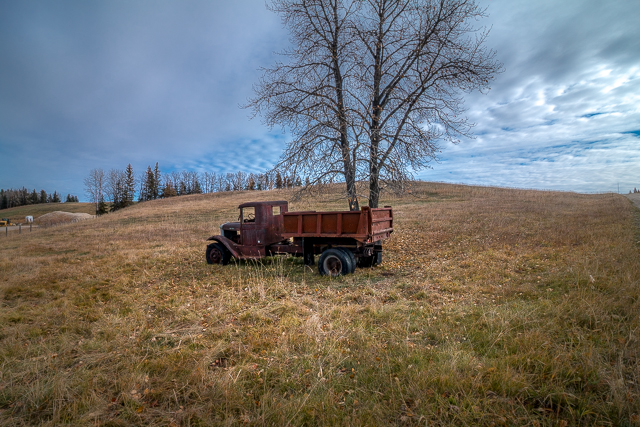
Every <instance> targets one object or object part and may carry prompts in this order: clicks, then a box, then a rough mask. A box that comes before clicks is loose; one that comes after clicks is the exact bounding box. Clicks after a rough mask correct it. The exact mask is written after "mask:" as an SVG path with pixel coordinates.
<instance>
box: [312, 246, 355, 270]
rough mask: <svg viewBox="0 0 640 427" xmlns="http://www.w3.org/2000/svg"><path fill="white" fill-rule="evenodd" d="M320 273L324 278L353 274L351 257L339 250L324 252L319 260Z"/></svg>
mask: <svg viewBox="0 0 640 427" xmlns="http://www.w3.org/2000/svg"><path fill="white" fill-rule="evenodd" d="M318 272H319V273H320V274H321V275H322V276H332V277H335V276H340V275H344V274H349V273H350V272H351V260H350V259H349V256H348V255H347V254H346V253H345V252H344V251H342V250H341V249H338V248H332V249H327V250H326V251H324V252H322V255H320V259H319V260H318Z"/></svg>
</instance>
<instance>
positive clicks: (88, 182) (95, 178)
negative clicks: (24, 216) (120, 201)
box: [34, 169, 106, 215]
mask: <svg viewBox="0 0 640 427" xmlns="http://www.w3.org/2000/svg"><path fill="white" fill-rule="evenodd" d="M105 185H106V180H105V174H104V171H103V170H102V169H92V170H91V171H90V172H89V176H88V177H86V178H85V179H84V188H85V194H86V195H87V197H89V199H90V200H91V202H93V203H94V204H95V205H96V215H97V214H98V203H100V200H101V199H102V198H103V195H104V192H105ZM34 191H35V190H34Z"/></svg>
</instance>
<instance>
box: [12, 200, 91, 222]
mask: <svg viewBox="0 0 640 427" xmlns="http://www.w3.org/2000/svg"><path fill="white" fill-rule="evenodd" d="M55 211H63V212H69V213H86V214H90V215H95V213H96V207H95V205H94V204H93V203H40V204H37V205H26V206H18V207H15V208H9V209H2V210H0V217H1V218H9V219H10V220H11V222H12V223H15V224H20V223H22V224H25V223H26V220H25V217H26V216H27V215H31V216H32V217H34V218H38V217H39V216H42V215H46V214H48V213H51V212H55Z"/></svg>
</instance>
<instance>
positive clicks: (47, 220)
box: [33, 211, 93, 225]
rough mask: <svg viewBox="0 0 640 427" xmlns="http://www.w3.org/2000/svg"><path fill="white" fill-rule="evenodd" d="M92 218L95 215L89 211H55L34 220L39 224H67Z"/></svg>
mask: <svg viewBox="0 0 640 427" xmlns="http://www.w3.org/2000/svg"><path fill="white" fill-rule="evenodd" d="M90 218H93V215H89V214H87V213H71V212H62V211H55V212H50V213H48V214H44V215H42V216H39V217H38V218H36V219H35V220H34V221H33V222H34V223H36V224H39V225H55V224H66V223H68V222H78V221H82V220H84V219H90Z"/></svg>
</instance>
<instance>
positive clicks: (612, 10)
mask: <svg viewBox="0 0 640 427" xmlns="http://www.w3.org/2000/svg"><path fill="white" fill-rule="evenodd" d="M486 4H487V5H488V6H489V9H488V12H489V13H490V14H491V15H490V19H488V22H487V23H488V24H489V25H492V30H491V36H490V38H489V41H488V43H489V45H490V46H491V47H493V48H494V49H496V51H497V53H498V57H499V58H500V59H501V60H502V61H503V62H504V65H505V69H506V71H505V72H504V73H503V74H501V75H500V76H498V77H497V79H496V80H495V82H494V83H493V85H492V86H493V89H492V90H491V92H490V93H489V94H488V95H479V94H473V95H470V96H468V97H467V106H468V108H469V111H468V117H469V119H470V120H471V121H472V122H475V123H476V127H475V129H474V131H475V134H476V135H477V137H476V139H475V140H465V141H463V142H462V143H461V144H459V145H457V146H451V145H442V155H441V164H439V165H434V167H433V169H432V170H429V171H426V172H423V173H422V174H420V176H421V177H423V178H425V179H436V180H438V179H441V180H445V181H456V182H468V183H477V184H490V185H502V186H516V187H527V188H548V189H561V190H574V191H611V190H612V189H615V188H617V183H618V182H624V183H625V185H631V186H633V185H637V183H638V181H640V177H638V173H637V165H638V164H640V162H639V160H640V154H639V152H640V150H638V141H637V139H635V138H633V134H632V133H630V132H632V131H633V130H634V129H638V127H640V126H639V124H640V110H639V109H638V105H639V102H638V101H639V100H640V54H639V53H638V52H640V29H639V28H640V27H638V25H637V23H636V19H635V17H636V16H638V15H639V14H640V3H638V2H631V1H629V2H613V3H602V2H596V1H571V2H569V1H566V2H560V3H558V2H551V1H538V2H525V1H517V2H513V1H504V0H500V1H487V2H486ZM633 183H636V184H633Z"/></svg>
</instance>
